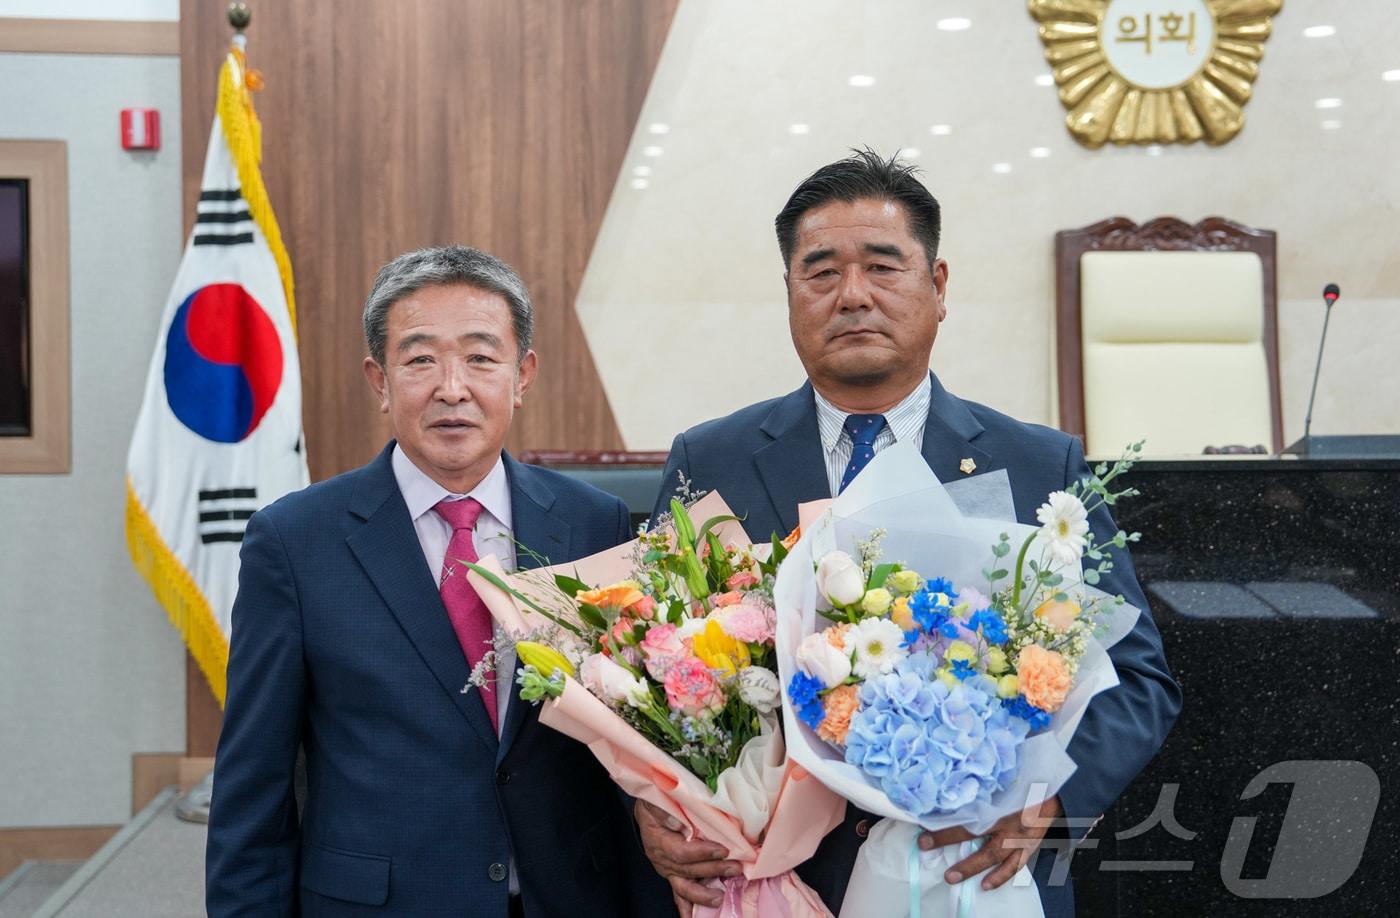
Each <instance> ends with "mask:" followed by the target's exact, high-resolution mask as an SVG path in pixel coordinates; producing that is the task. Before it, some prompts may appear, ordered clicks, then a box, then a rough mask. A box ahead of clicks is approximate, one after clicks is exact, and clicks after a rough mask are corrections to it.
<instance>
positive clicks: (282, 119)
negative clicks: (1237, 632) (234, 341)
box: [180, 0, 678, 479]
mask: <svg viewBox="0 0 1400 918" xmlns="http://www.w3.org/2000/svg"><path fill="white" fill-rule="evenodd" d="M677 2H678V0H468V2H463V0H396V2H392V3H391V2H387V0H380V2H372V0H337V2H331V0H298V2H296V3H272V2H266V0H265V2H256V0H254V2H253V3H251V4H250V6H251V7H252V9H253V22H252V25H251V26H250V28H249V29H248V40H249V45H248V56H249V62H250V65H251V66H252V67H254V68H256V69H259V70H261V71H263V73H264V75H265V76H266V79H267V88H266V89H265V90H264V91H263V92H262V93H260V94H259V96H258V98H257V105H258V113H259V115H260V116H261V118H262V122H263V143H264V149H263V171H264V175H265V178H266V181H267V185H268V190H269V193H270V194H271V196H272V201H273V205H274V207H275V208H276V210H277V214H278V218H279V221H280V223H281V225H282V232H283V235H284V236H285V238H286V241H287V248H288V250H289V251H290V253H291V257H292V263H293V266H294V268H295V271H296V276H297V305H298V317H299V320H300V332H301V361H302V379H303V383H304V400H305V401H304V404H305V407H304V413H305V419H306V436H307V448H308V456H309V458H310V463H311V474H312V478H313V479H321V478H325V477H328V476H330V475H333V474H336V473H338V472H341V471H344V470H346V469H349V468H353V467H355V466H357V465H360V464H362V463H363V462H365V461H367V460H368V459H370V458H371V457H372V456H373V455H374V453H375V452H376V451H377V450H378V449H379V448H380V447H381V446H382V445H383V442H384V440H385V438H386V435H387V431H386V427H385V426H384V424H383V423H382V422H381V420H380V418H379V415H378V414H377V413H376V412H375V410H374V405H373V403H372V402H371V400H370V397H369V393H368V389H367V387H366V386H365V383H364V381H363V378H362V377H361V374H360V367H359V365H360V360H361V358H362V357H363V355H364V353H365V349H364V344H363V339H362V335H361V331H360V309H361V307H362V306H363V303H364V297H365V294H366V293H367V292H368V288H369V283H370V281H371V279H372V278H373V275H374V272H375V270H377V269H378V268H379V266H380V265H382V264H383V263H384V262H386V261H388V260H389V259H390V258H392V257H393V256H395V255H397V254H398V253H400V252H402V251H404V250H406V249H410V248H413V247H416V246H421V245H430V244H442V243H450V242H463V243H467V244H470V245H475V246H478V247H480V248H483V249H486V250H488V251H490V252H493V253H495V254H496V255H499V256H500V257H501V258H503V259H505V260H506V261H507V262H509V263H510V264H512V265H513V266H514V267H515V268H516V269H517V270H518V271H519V272H520V274H521V276H522V277H523V278H524V279H525V282H526V284H527V285H528V286H529V288H530V291H531V293H532V295H533V296H534V298H535V302H536V306H537V309H538V319H537V323H538V332H537V334H538V340H537V346H536V349H537V350H538V351H539V353H540V359H541V365H542V371H541V373H540V379H539V381H538V383H537V384H536V387H535V389H534V390H533V392H532V393H531V395H530V396H529V397H528V398H527V401H526V405H525V409H524V411H523V412H522V413H521V415H519V417H518V420H517V425H516V429H515V431H514V433H513V434H512V438H511V442H510V448H511V449H513V450H515V451H521V450H524V449H558V448H563V449H618V448H620V447H621V446H622V440H621V437H620V435H619V433H618V429H617V425H616V422H615V421H614V420H613V416H612V411H611V409H610V408H609V406H608V403H607V398H606V396H605V394H604V392H603V388H602V384H601V382H600V380H599V378H598V374H597V371H596V369H595V367H594V364H593V360H592V357H591V356H590V355H589V353H588V349H587V346H586V343H585V340H584V338H583V334H582V330H581V328H580V326H579V321H578V317H577V315H576V314H575V312H574V309H573V304H574V299H575V297H576V295H577V293H578V288H579V284H580V282H581V280H582V277H583V272H584V268H585V266H586V265H587V263H588V256H589V253H590V251H591V249H592V246H593V242H594V239H595V237H596V235H597V233H598V229H599V227H600V226H601V224H602V219H603V213H604V210H605V209H606V207H607V203H608V199H609V196H610V195H611V192H612V188H613V184H614V182H615V181H616V178H617V174H618V170H619V169H620V168H621V165H622V160H623V156H624V154H625V152H626V149H627V145H628V143H629V141H630V138H631V135H632V131H633V128H634V126H635V121H636V118H637V115H638V112H639V111H640V109H641V105H642V100H643V98H644V96H645V94H646V89H647V85H648V83H649V82H650V79H651V74H652V71H653V69H654V67H655V64H656V61H657V58H658V57H659V56H660V51H661V45H662V42H663V40H664V38H665V35H666V31H667V29H668V28H669V26H670V21H671V17H672V15H673V14H674V12H675V7H676V3H677ZM224 8H225V4H224V3H222V2H214V0H183V2H182V4H181V22H180V29H181V43H182V61H181V68H182V79H181V88H182V92H183V97H184V101H183V103H182V108H183V112H182V116H183V130H184V157H185V163H184V166H185V168H184V175H185V214H186V222H187V225H188V222H189V220H191V219H192V215H193V213H194V202H195V199H196V197H197V195H198V187H199V180H200V173H201V171H202V168H203V157H204V151H205V146H206V142H207V138H208V131H209V124H210V119H211V117H212V113H213V105H214V92H215V78H216V73H217V70H218V66H219V63H220V61H221V59H222V56H223V54H224V53H225V50H226V49H227V46H228V40H229V36H230V35H231V34H232V33H231V30H230V28H229V26H228V24H227V22H226V20H225V12H224Z"/></svg>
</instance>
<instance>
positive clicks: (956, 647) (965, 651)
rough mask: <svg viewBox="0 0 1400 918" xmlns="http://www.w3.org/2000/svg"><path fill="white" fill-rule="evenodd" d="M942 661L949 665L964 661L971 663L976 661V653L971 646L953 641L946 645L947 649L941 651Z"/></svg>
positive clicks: (963, 642)
mask: <svg viewBox="0 0 1400 918" xmlns="http://www.w3.org/2000/svg"><path fill="white" fill-rule="evenodd" d="M943 659H944V660H946V661H948V662H949V663H953V662H955V661H957V660H966V661H967V662H969V663H971V662H972V661H974V660H976V659H977V651H976V650H973V649H972V645H971V644H968V643H966V642H965V641H954V642H953V643H951V644H949V645H948V649H947V650H945V651H943Z"/></svg>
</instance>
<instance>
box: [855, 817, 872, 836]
mask: <svg viewBox="0 0 1400 918" xmlns="http://www.w3.org/2000/svg"><path fill="white" fill-rule="evenodd" d="M869 834H870V820H869V819H862V820H861V821H860V822H858V823H856V835H858V836H860V837H861V838H865V837H866V836H867V835H869Z"/></svg>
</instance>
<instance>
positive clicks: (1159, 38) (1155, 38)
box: [1028, 0, 1283, 147]
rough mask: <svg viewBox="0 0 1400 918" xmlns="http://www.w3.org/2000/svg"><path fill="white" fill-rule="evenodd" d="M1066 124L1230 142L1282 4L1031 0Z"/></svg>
mask: <svg viewBox="0 0 1400 918" xmlns="http://www.w3.org/2000/svg"><path fill="white" fill-rule="evenodd" d="M1028 6H1029V9H1030V13H1031V15H1032V16H1034V17H1035V18H1036V20H1037V21H1039V22H1040V40H1041V41H1042V42H1043V43H1044V44H1045V59H1046V60H1048V61H1049V62H1050V66H1051V67H1052V68H1053V69H1054V74H1055V83H1056V85H1058V86H1059V90H1060V101H1061V102H1063V103H1064V105H1065V108H1067V109H1069V114H1068V115H1067V116H1066V117H1065V126H1066V127H1068V128H1069V132H1070V133H1071V134H1073V135H1074V138H1075V139H1076V140H1078V141H1079V142H1080V143H1082V144H1084V145H1085V146H1087V147H1100V146H1103V144H1104V142H1105V141H1112V142H1113V143H1116V144H1129V143H1140V144H1148V143H1195V142H1196V141H1197V140H1205V142H1206V143H1209V144H1222V143H1225V142H1226V141H1228V140H1230V139H1231V138H1233V137H1234V136H1235V135H1236V134H1238V133H1239V132H1240V129H1241V128H1242V127H1244V104H1245V103H1246V102H1248V101H1249V97H1250V94H1251V92H1252V91H1253V88H1254V80H1255V78H1256V77H1258V76H1259V61H1260V60H1262V59H1263V57H1264V42H1265V41H1266V40H1268V37H1269V33H1270V31H1271V29H1272V22H1271V19H1270V17H1271V16H1273V15H1275V14H1277V13H1278V11H1279V10H1280V9H1282V7H1283V0H1029V2H1028Z"/></svg>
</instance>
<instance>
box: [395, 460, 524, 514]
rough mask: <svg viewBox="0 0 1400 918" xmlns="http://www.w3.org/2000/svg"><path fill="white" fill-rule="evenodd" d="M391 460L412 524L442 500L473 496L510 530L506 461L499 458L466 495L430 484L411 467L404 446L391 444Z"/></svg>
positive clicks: (415, 468) (426, 477)
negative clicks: (392, 450)
mask: <svg viewBox="0 0 1400 918" xmlns="http://www.w3.org/2000/svg"><path fill="white" fill-rule="evenodd" d="M390 461H391V463H392V465H393V467H394V479H395V480H396V481H397V482H398V483H399V492H400V493H401V494H403V500H404V503H406V504H407V505H408V516H409V518H410V519H412V520H414V521H415V522H416V521H417V520H418V518H419V517H420V516H422V515H423V514H425V513H427V512H428V511H430V510H432V509H433V507H435V506H437V504H438V502H439V501H441V500H443V499H445V498H466V497H474V498H476V500H477V502H478V503H480V504H481V506H482V508H483V509H484V510H485V511H486V512H487V513H489V514H491V515H492V516H493V517H495V518H496V520H497V522H499V523H500V524H501V525H502V526H503V527H504V528H506V529H510V528H511V522H512V519H511V509H510V478H509V476H507V475H506V464H505V460H504V459H502V458H500V457H499V456H497V457H496V464H495V465H494V466H492V467H491V471H489V472H487V473H486V477H485V478H483V479H481V482H480V483H479V484H478V485H477V486H476V487H475V488H472V489H471V490H470V491H469V492H467V493H466V494H454V493H453V492H451V491H449V490H447V489H446V488H444V487H443V486H442V485H440V484H438V483H437V482H436V481H433V480H432V479H431V478H429V477H428V475H427V473H426V472H424V471H423V470H422V469H420V468H419V467H418V466H416V465H414V464H413V460H412V459H410V458H408V456H407V455H405V453H404V451H403V447H402V446H399V445H398V444H397V443H395V444H394V454H393V456H392V458H391V460H390Z"/></svg>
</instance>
